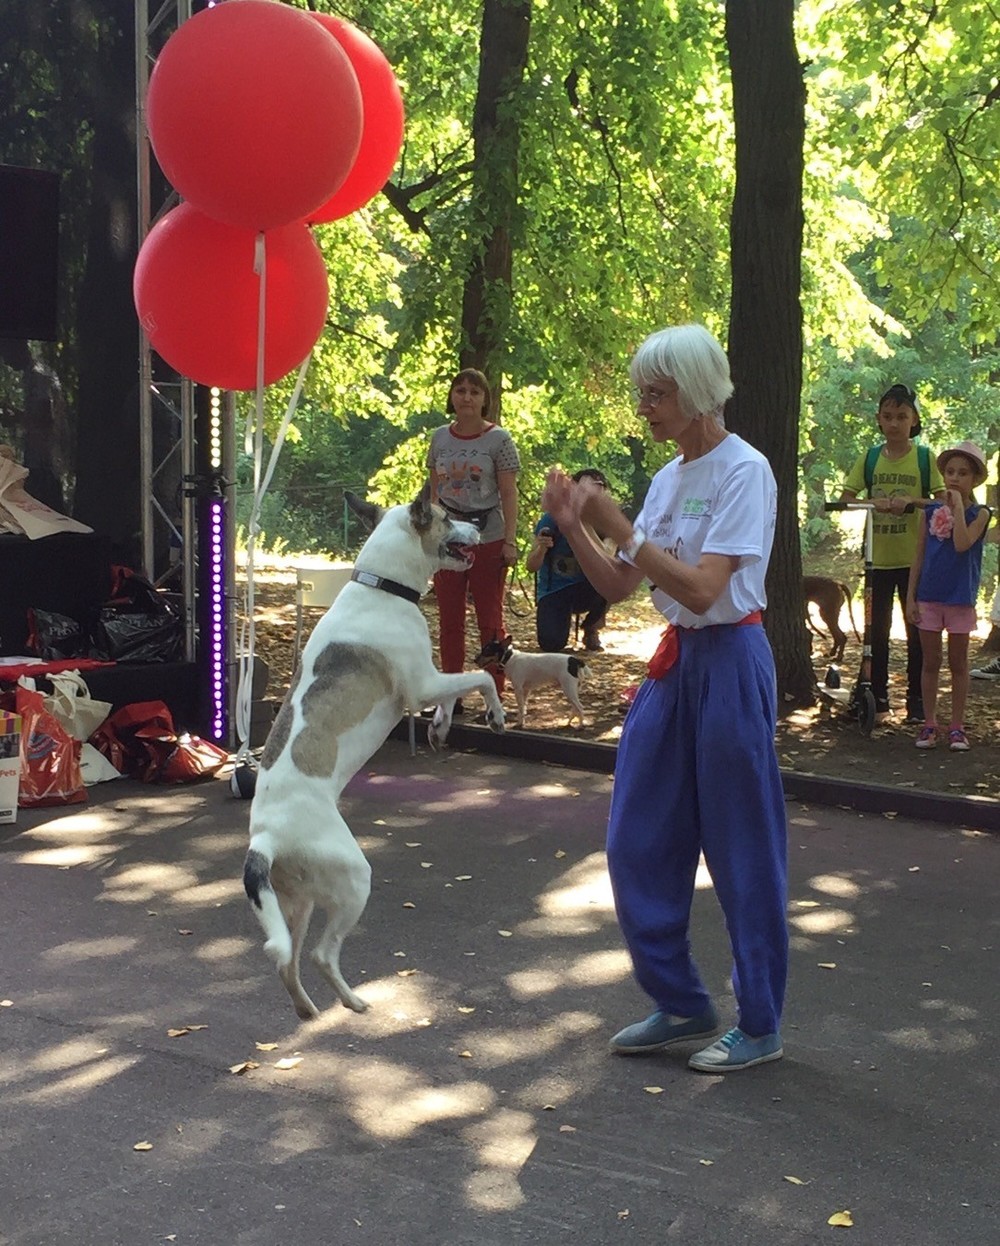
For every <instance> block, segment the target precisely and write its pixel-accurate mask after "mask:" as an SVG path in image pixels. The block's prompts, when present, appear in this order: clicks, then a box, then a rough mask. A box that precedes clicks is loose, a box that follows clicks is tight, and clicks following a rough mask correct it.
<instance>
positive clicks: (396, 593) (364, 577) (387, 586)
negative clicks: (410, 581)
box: [351, 568, 423, 605]
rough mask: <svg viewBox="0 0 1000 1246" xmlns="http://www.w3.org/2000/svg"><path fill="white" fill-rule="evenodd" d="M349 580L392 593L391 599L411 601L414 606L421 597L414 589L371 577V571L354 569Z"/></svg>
mask: <svg viewBox="0 0 1000 1246" xmlns="http://www.w3.org/2000/svg"><path fill="white" fill-rule="evenodd" d="M351 579H352V580H353V581H354V582H355V583H356V584H367V586H368V587H369V588H379V589H381V590H382V592H383V593H392V595H393V597H402V598H403V600H404V601H412V602H413V604H414V605H416V604H417V603H418V602H419V601H420V598H421V597H422V596H423V594H422V593H418V592H417V590H416V589H415V588H407V586H406V585H405V584H399V583H397V582H396V581H395V580H386V579H384V578H383V577H382V576H380V575H373V574H372V572H371V571H358V569H357V568H355V569H354V570H353V571H352V572H351Z"/></svg>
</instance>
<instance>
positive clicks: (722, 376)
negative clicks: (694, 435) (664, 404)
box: [629, 324, 733, 421]
mask: <svg viewBox="0 0 1000 1246" xmlns="http://www.w3.org/2000/svg"><path fill="white" fill-rule="evenodd" d="M629 374H630V376H631V377H632V383H633V384H634V385H650V384H654V383H655V382H656V381H663V380H666V379H667V378H668V377H669V378H670V379H671V380H673V381H676V382H677V389H678V391H679V392H678V398H679V401H680V407H681V411H682V412H683V413H684V414H685V415H686V416H687V417H688V419H689V420H694V419H697V417H698V416H699V415H709V416H712V417H714V418H715V419H717V420H719V421H721V420H722V415H723V407H724V406H725V404H726V399H727V398H728V397H729V396H730V395H731V394H732V392H733V382H732V379H731V377H730V375H729V360H728V359H727V358H726V352H725V351H724V350H723V349H722V347H721V346H720V345H719V343H718V342H717V341H716V340H715V338H714V337H713V336H712V335H711V333H709V331H708V330H707V329H706V328H705V326H704V325H700V324H681V325H674V326H672V327H671V328H668V329H657V331H656V332H655V333H651V334H650V335H649V337H648V338H646V340H645V341H644V342H643V343H642V345H641V346H640V347H639V349H638V350H637V351H636V352H635V355H634V356H633V357H632V363H631V365H630V367H629Z"/></svg>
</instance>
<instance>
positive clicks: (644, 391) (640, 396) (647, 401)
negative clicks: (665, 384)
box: [632, 385, 670, 407]
mask: <svg viewBox="0 0 1000 1246" xmlns="http://www.w3.org/2000/svg"><path fill="white" fill-rule="evenodd" d="M669 396H670V395H669V392H668V391H667V390H665V389H654V388H653V387H652V386H651V385H649V386H642V385H635V386H633V388H632V397H633V398H634V399H635V401H636V403H637V405H638V406H640V407H641V406H647V407H658V406H659V405H660V403H661V402H662V401H663V400H664V398H667V397H669Z"/></svg>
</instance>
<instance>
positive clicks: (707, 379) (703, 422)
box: [543, 325, 788, 1073]
mask: <svg viewBox="0 0 1000 1246" xmlns="http://www.w3.org/2000/svg"><path fill="white" fill-rule="evenodd" d="M631 376H632V381H633V382H634V384H635V395H636V401H637V403H638V408H639V412H640V413H641V414H642V415H643V416H644V417H645V419H646V421H647V422H648V424H649V430H650V436H651V437H652V439H653V440H654V441H655V442H663V441H672V442H675V443H676V445H677V447H678V450H679V452H680V453H679V454H678V455H677V457H676V458H674V459H673V460H672V461H671V462H670V463H668V464H667V465H666V466H665V467H663V468H661V470H660V471H659V472H657V474H656V476H655V477H654V478H653V481H652V483H651V484H650V487H649V491H648V493H647V495H646V499H645V502H644V504H643V507H642V510H641V511H640V512H639V514H638V516H637V517H636V520H635V522H634V524H633V523H630V522H629V520H628V519H627V518H626V516H625V515H624V514H623V513H622V511H621V510H620V509H619V508H618V507H617V506H616V505H615V504H614V502H613V501H612V499H611V498H610V497H609V496H608V494H607V492H606V491H605V490H602V489H595V488H593V487H592V486H591V485H589V484H588V483H587V482H586V481H581V482H579V483H575V482H574V481H572V480H571V479H570V478H569V477H568V476H566V475H565V474H564V473H562V472H559V471H553V472H551V473H550V474H549V477H548V482H547V484H546V488H545V493H544V496H543V504H544V506H545V508H546V510H548V511H549V512H550V513H551V514H552V515H553V517H554V518H555V521H556V522H557V523H558V525H559V528H560V530H561V531H562V532H563V533H564V534H565V536H566V537H567V539H568V540H569V542H570V544H571V545H572V547H573V551H574V553H575V554H576V556H577V558H578V560H579V562H580V566H581V568H582V570H583V571H584V573H585V574H586V576H587V579H588V580H589V581H590V582H591V584H593V585H594V587H595V588H596V589H597V590H598V592H599V593H600V594H601V595H602V596H603V597H605V598H606V599H607V600H608V601H609V602H615V601H621V600H622V599H623V598H624V597H627V596H628V595H629V594H630V593H631V592H633V590H634V589H636V588H637V587H638V585H639V583H640V581H642V580H644V579H645V580H648V581H649V582H650V586H651V588H652V599H653V603H654V604H655V605H656V607H657V609H658V610H659V611H660V612H661V614H662V615H663V616H664V618H665V619H666V621H667V628H666V631H665V632H664V634H663V640H662V641H661V643H660V646H659V648H658V649H657V651H656V654H655V655H654V656H653V659H652V660H651V662H650V664H649V678H648V679H646V680H645V682H644V683H643V684H642V686H641V688H640V689H639V691H638V693H637V695H636V698H635V701H634V703H633V705H632V707H631V709H630V710H629V712H628V715H627V717H626V719H625V725H624V728H623V731H622V738H621V742H620V744H619V748H618V763H617V766H616V770H615V785H614V794H613V797H612V802H611V813H610V819H609V824H608V869H609V871H610V874H611V881H612V885H613V888H614V894H615V906H616V909H617V913H618V920H619V923H620V925H621V928H622V933H623V934H624V936H625V940H626V943H627V944H628V948H629V952H630V954H631V957H632V964H633V967H634V972H635V976H636V980H637V981H638V983H639V985H640V986H641V987H642V988H643V990H644V991H646V993H647V994H648V995H649V996H651V998H652V1000H653V1002H654V1003H655V1005H656V1011H655V1012H654V1013H652V1015H651V1016H649V1017H647V1018H646V1020H644V1021H639V1022H636V1023H635V1024H633V1025H629V1026H626V1028H625V1029H623V1030H622V1031H621V1032H620V1033H618V1034H616V1035H615V1036H614V1037H613V1038H612V1039H611V1048H612V1050H613V1051H615V1052H617V1053H619V1054H621V1055H637V1054H642V1053H647V1052H657V1051H662V1050H664V1049H665V1048H667V1047H671V1046H673V1045H674V1044H677V1043H689V1042H693V1041H695V1040H699V1039H705V1038H710V1037H712V1036H713V1035H714V1034H716V1033H717V1031H718V1029H719V1028H720V1027H719V1019H718V1015H717V1013H716V1011H715V1008H714V1007H713V1005H712V1001H711V998H710V996H709V994H708V992H707V991H706V989H705V987H704V985H703V983H702V980H701V978H700V976H699V974H698V970H697V968H696V967H695V964H694V961H693V960H692V958H691V952H690V947H689V942H688V927H689V923H690V914H691V901H692V897H693V894H694V881H695V873H696V870H697V867H698V858H699V853H702V852H703V853H704V856H705V862H706V864H707V866H708V869H709V872H710V874H711V876H712V880H713V882H714V884H715V890H716V894H717V896H718V898H719V902H720V904H721V905H722V909H723V912H724V913H725V917H726V925H727V928H728V931H729V937H730V940H731V943H732V949H733V960H734V968H733V988H734V991H735V994H736V1001H737V1005H738V1020H737V1025H736V1027H735V1028H733V1029H730V1030H729V1031H728V1032H727V1033H726V1034H724V1035H723V1036H722V1037H721V1038H720V1039H719V1040H718V1041H717V1042H715V1043H712V1044H711V1045H710V1046H708V1047H706V1048H705V1049H704V1050H702V1051H698V1052H697V1053H696V1054H694V1055H692V1056H691V1058H690V1059H689V1061H688V1065H689V1067H690V1068H693V1069H696V1070H698V1071H700V1072H706V1073H727V1072H730V1071H733V1070H737V1069H745V1068H750V1067H751V1066H753V1065H757V1064H763V1063H765V1062H766V1061H770V1060H777V1059H779V1058H780V1057H781V1055H782V1045H781V1034H780V1022H781V1010H782V1004H783V1001H784V992H785V979H786V975H787V964H788V929H787V924H786V918H785V913H786V906H787V879H786V874H787V869H786V859H787V843H786V838H787V833H786V825H785V804H784V794H783V791H782V786H781V777H780V774H779V770H778V759H777V754H776V752H775V747H774V730H775V722H776V712H777V695H776V681H775V673H774V659H773V656H772V653H771V648H770V645H769V643H768V640H767V636H766V635H765V633H764V628H763V626H762V622H761V612H762V610H763V609H764V606H765V604H766V597H765V594H764V577H765V574H766V571H767V564H768V559H769V557H770V554H771V545H772V542H773V539H774V523H775V511H776V505H777V489H776V486H775V481H774V476H773V474H772V472H771V468H770V466H769V465H768V462H767V460H766V459H765V458H764V456H763V455H762V454H760V453H759V452H758V451H757V450H755V449H754V448H753V447H752V446H750V445H748V444H747V443H746V442H745V441H743V440H742V439H741V438H739V437H737V436H736V435H735V434H734V433H730V432H728V431H727V430H726V427H725V424H724V422H723V415H722V412H723V406H724V404H725V402H726V399H727V398H728V397H729V396H730V394H731V393H732V392H733V385H732V381H731V380H730V375H729V362H728V360H727V358H726V356H725V353H724V352H723V350H722V348H721V346H720V345H719V343H718V342H717V341H716V340H715V338H714V337H713V336H712V335H711V334H710V333H709V332H708V330H707V329H705V328H703V327H702V326H701V325H680V326H677V327H674V328H668V329H661V330H660V331H659V332H657V333H654V334H652V335H651V336H650V337H648V338H647V339H646V341H645V342H643V344H642V345H641V346H640V347H639V349H638V351H637V352H636V354H635V357H634V359H633V360H632V365H631ZM585 525H591V526H593V527H595V528H597V529H598V530H599V531H601V532H602V533H604V534H605V535H606V536H607V537H609V538H611V540H612V541H614V542H615V543H616V544H617V546H618V553H617V554H616V555H612V554H609V553H607V552H606V551H604V550H602V549H600V548H599V547H597V546H595V544H594V542H593V541H590V540H588V539H587V537H586V526H585Z"/></svg>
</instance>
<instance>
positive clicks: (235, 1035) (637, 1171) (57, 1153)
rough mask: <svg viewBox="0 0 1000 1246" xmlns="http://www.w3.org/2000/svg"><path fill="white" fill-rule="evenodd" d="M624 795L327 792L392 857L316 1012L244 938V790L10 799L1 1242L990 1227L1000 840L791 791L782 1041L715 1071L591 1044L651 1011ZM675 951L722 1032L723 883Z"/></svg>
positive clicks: (398, 1242) (1, 1031) (398, 752)
mask: <svg viewBox="0 0 1000 1246" xmlns="http://www.w3.org/2000/svg"><path fill="white" fill-rule="evenodd" d="M610 785H611V781H610V778H609V777H608V776H607V775H606V774H602V773H597V772H595V771H584V770H574V769H568V768H564V767H559V766H552V765H547V764H543V763H541V762H538V761H526V760H524V759H522V758H519V757H516V756H515V757H508V756H486V755H483V754H478V755H477V754H473V753H461V752H457V751H449V752H447V753H445V754H443V755H432V754H429V753H428V752H427V751H426V749H425V748H424V747H423V746H421V747H420V748H419V749H418V753H417V755H416V756H415V757H411V756H410V754H409V751H408V749H407V747H406V745H405V744H404V743H397V742H393V741H390V742H389V743H388V744H386V746H385V747H384V748H383V749H382V750H381V751H380V752H379V753H378V754H377V755H376V757H375V758H373V759H372V761H371V762H370V763H369V765H368V767H367V768H366V770H365V771H363V772H362V773H361V774H360V775H358V776H357V777H356V778H355V780H354V781H353V782H352V784H351V786H350V787H349V789H348V793H347V797H346V801H345V808H346V811H347V816H348V820H349V821H350V822H351V824H352V826H353V828H354V830H355V832H356V834H357V837H358V839H359V841H360V843H361V844H362V847H363V848H364V850H365V852H366V853H367V855H368V857H369V859H370V860H371V862H372V865H373V869H374V876H373V891H372V897H371V900H370V902H369V906H368V909H367V912H366V914H365V916H364V918H363V920H362V923H361V926H360V927H359V929H358V931H357V932H356V933H355V935H354V936H352V938H351V939H350V940H349V941H348V943H347V945H346V947H345V952H344V957H343V965H344V969H345V973H346V975H347V977H348V979H349V980H350V981H351V982H352V983H353V984H356V985H357V986H358V989H359V990H360V992H361V994H362V995H363V996H364V997H365V998H366V999H368V1000H370V1002H371V1009H370V1011H369V1012H367V1013H366V1014H364V1015H363V1016H357V1015H355V1014H353V1013H350V1012H348V1011H346V1010H345V1009H343V1008H342V1007H340V1006H339V1005H333V1004H332V1000H331V992H330V991H329V989H328V988H327V987H326V986H325V984H324V983H322V982H321V981H318V980H317V978H316V976H315V975H314V974H313V973H312V972H311V971H310V970H309V969H307V970H306V972H305V975H304V976H305V979H306V985H307V989H309V990H310V992H311V993H312V994H313V996H314V998H315V999H316V1001H317V1003H319V1004H320V1005H321V1007H322V1006H327V1007H326V1011H324V1012H323V1013H322V1015H321V1016H320V1017H319V1018H318V1019H317V1020H315V1021H313V1022H309V1023H299V1022H298V1021H297V1019H296V1018H295V1016H294V1014H293V1012H292V1009H291V1006H290V1003H289V1001H288V998H287V996H286V994H285V992H284V990H283V989H282V987H281V986H280V984H279V982H278V980H277V978H276V976H275V975H274V973H273V971H272V970H271V968H270V966H269V964H268V962H267V961H266V959H265V957H264V954H263V952H262V949H261V944H262V937H261V934H260V931H259V928H258V926H257V924H256V921H255V920H254V918H253V916H252V914H251V912H250V910H249V907H248V905H247V902H246V899H245V897H244V895H243V892H242V886H241V882H240V873H241V866H242V859H243V854H244V851H245V845H246V827H247V819H248V814H249V806H248V804H247V802H245V801H239V800H235V799H233V798H232V796H231V795H230V793H229V788H228V784H227V783H225V782H223V781H210V782H207V783H204V784H201V785H198V786H194V787H186V788H176V789H163V788H158V787H146V786H143V785H141V784H138V783H133V782H130V781H126V780H122V781H118V782H114V783H110V784H105V785H103V786H102V787H99V788H92V789H90V797H91V799H90V802H89V803H88V804H87V805H85V806H76V807H68V808H59V809H52V810H35V811H30V812H29V811H21V813H20V815H19V819H18V823H17V824H16V825H15V826H10V827H0V905H2V907H0V931H2V935H3V940H4V951H5V955H4V957H3V968H2V970H0V1038H2V1046H0V1051H2V1055H0V1244H2V1246H61V1244H62V1243H67V1244H68V1243H73V1244H74V1246H140V1244H145V1243H157V1242H165V1241H171V1242H177V1243H179V1244H180V1246H188V1244H198V1246H230V1244H232V1246H236V1244H239V1246H284V1244H285V1243H288V1244H289V1246H291V1244H295V1246H298V1244H299V1243H301V1242H306V1241H308V1242H313V1243H319V1244H321V1246H322V1244H332V1246H340V1244H342V1243H344V1244H354V1243H356V1244H358V1246H369V1244H371V1246H376V1244H378V1246H431V1244H432V1243H433V1244H434V1246H460V1244H461V1246H473V1244H475V1246H494V1244H495V1246H510V1244H512V1243H545V1244H546V1246H548V1244H549V1243H558V1242H567V1243H569V1242H573V1243H583V1244H585V1246H604V1244H605V1243H618V1242H633V1243H642V1244H645V1243H650V1244H652V1243H666V1242H672V1241H684V1242H698V1243H705V1244H709V1246H713V1244H715V1243H727V1244H732V1246H735V1244H739V1243H753V1244H754V1246H761V1244H763V1246H782V1244H784V1243H796V1244H798V1243H811V1242H822V1241H827V1240H830V1239H831V1237H832V1238H833V1239H834V1240H836V1239H837V1237H838V1235H840V1234H844V1233H846V1234H847V1235H848V1236H847V1238H846V1240H847V1241H849V1242H852V1243H856V1244H861V1243H873V1244H874V1243H877V1244H878V1246H908V1244H910V1243H920V1244H928V1246H932V1244H933V1246H941V1244H945V1243H953V1242H963V1243H984V1244H985V1243H991V1244H993V1243H996V1242H997V1241H1000V1188H998V1181H997V1173H998V1171H1000V1144H998V1138H1000V1124H998V1122H1000V1079H998V1073H1000V1058H998V1054H997V1053H998V1044H1000V993H998V990H997V987H998V952H1000V907H998V904H997V894H998V880H1000V839H998V838H997V837H995V836H993V835H990V834H986V833H983V832H982V831H980V830H974V829H968V828H963V827H961V826H959V825H958V824H955V825H948V824H946V823H942V822H937V823H931V822H917V821H910V820H906V819H904V817H903V816H901V815H898V816H895V817H888V816H885V815H884V814H859V813H857V812H854V811H850V810H845V809H839V808H835V807H824V806H819V805H810V806H806V805H803V804H801V803H799V802H798V801H795V800H790V801H789V803H788V818H789V844H790V863H791V889H790V907H789V920H790V923H791V931H792V955H791V974H790V981H789V994H788V1001H787V1009H786V1016H785V1024H784V1038H785V1050H786V1056H785V1058H784V1059H783V1060H781V1061H778V1062H776V1063H773V1064H768V1065H764V1066H761V1067H760V1068H757V1069H753V1070H747V1071H745V1072H743V1073H739V1074H730V1075H728V1076H726V1077H722V1076H704V1075H699V1074H696V1073H692V1072H690V1071H689V1070H688V1069H687V1068H686V1067H685V1062H686V1058H687V1055H688V1054H689V1053H690V1051H691V1048H689V1047H681V1048H677V1049H675V1050H673V1051H671V1052H667V1053H663V1054H661V1055H657V1056H651V1057H645V1058H631V1059H622V1058H620V1057H615V1056H613V1055H611V1054H609V1052H608V1050H607V1038H608V1036H609V1035H610V1034H611V1033H613V1032H614V1031H615V1030H616V1029H618V1028H619V1027H620V1026H621V1025H622V1024H625V1023H627V1022H629V1021H631V1020H634V1019H636V1018H638V1017H641V1016H643V1015H644V1014H645V1012H646V1011H647V1010H648V1007H647V1001H646V1000H645V999H644V998H643V996H642V995H641V993H640V992H639V990H638V988H637V987H636V986H635V985H634V983H633V982H632V980H631V976H630V973H629V965H628V961H627V958H626V956H625V953H624V951H623V949H622V945H621V941H620V938H619V935H618V931H617V926H616V923H615V919H614V913H613V909H612V905H611V897H610V891H609V886H608V881H607V875H606V870H605V862H604V856H603V835H604V825H605V819H606V814H607V806H608V799H609V793H610ZM692 940H693V943H694V947H695V951H696V955H697V956H698V959H699V962H700V964H701V966H702V969H703V972H704V974H705V977H706V981H707V982H708V983H709V984H710V985H711V987H712V989H713V991H714V992H715V994H716V998H717V1002H718V1004H719V1006H720V1010H721V1011H722V1013H723V1015H724V1017H725V1018H726V1020H727V1021H728V1020H729V1019H730V1018H731V1016H732V999H731V992H730V988H729V985H728V977H729V956H728V949H727V941H726V936H725V931H724V928H723V924H722V921H721V917H720V914H719V910H718V907H717V904H716V902H715V899H714V896H713V894H712V890H711V885H710V882H709V880H708V879H707V878H704V877H699V887H698V891H697V894H696V897H695V906H694V915H693V924H692ZM172 1030H173V1031H185V1032H181V1033H175V1034H174V1035H173V1036H172V1035H171V1033H170V1032H171V1031H172ZM248 1061H250V1062H252V1063H253V1065H254V1066H255V1067H246V1062H248ZM280 1061H288V1062H290V1063H291V1065H292V1067H285V1068H282V1067H278V1064H279V1062H280ZM240 1066H244V1067H243V1071H234V1070H238V1069H240ZM140 1143H142V1144H148V1149H147V1148H146V1147H145V1146H144V1148H143V1149H141V1150H136V1149H135V1147H136V1145H137V1144H140ZM845 1211H846V1212H849V1213H850V1218H851V1219H852V1220H853V1227H852V1228H840V1227H831V1226H830V1225H829V1223H828V1221H829V1219H830V1217H831V1216H833V1215H835V1214H836V1213H840V1212H845Z"/></svg>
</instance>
